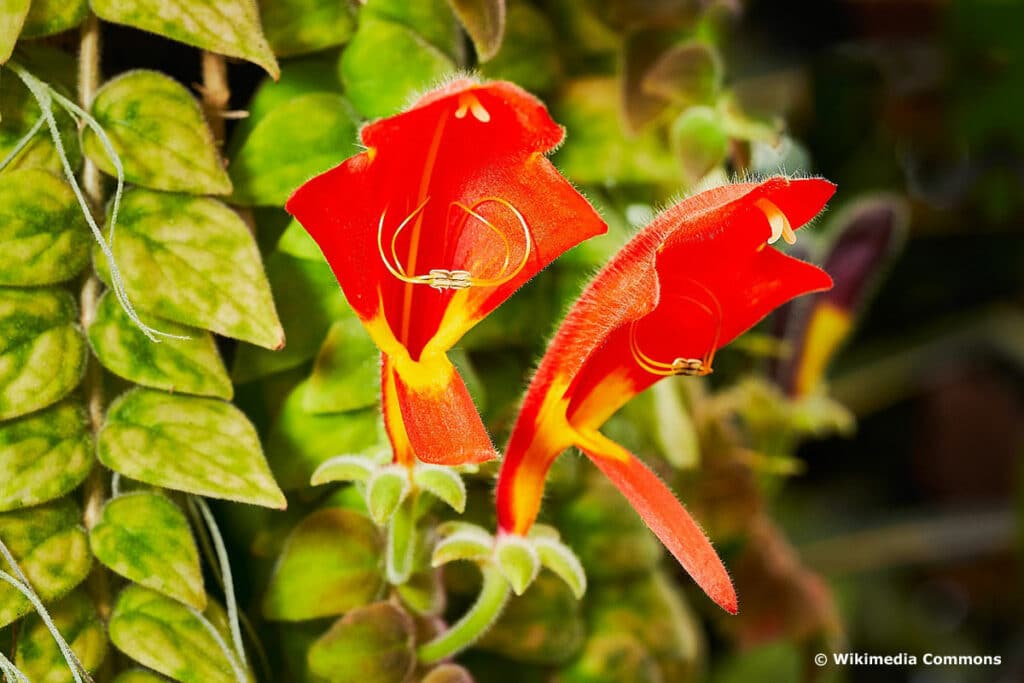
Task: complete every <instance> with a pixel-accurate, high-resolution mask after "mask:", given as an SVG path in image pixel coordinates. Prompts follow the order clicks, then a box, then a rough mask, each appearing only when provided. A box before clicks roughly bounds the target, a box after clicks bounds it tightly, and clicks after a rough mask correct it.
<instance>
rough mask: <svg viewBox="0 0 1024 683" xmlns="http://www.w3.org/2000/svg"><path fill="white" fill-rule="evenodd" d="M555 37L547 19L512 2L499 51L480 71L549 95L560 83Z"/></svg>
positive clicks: (556, 37) (537, 12)
mask: <svg viewBox="0 0 1024 683" xmlns="http://www.w3.org/2000/svg"><path fill="white" fill-rule="evenodd" d="M558 42H559V41H558V36H557V35H556V34H555V30H554V28H553V27H552V26H551V23H550V21H549V20H548V17H547V16H546V15H545V14H544V13H543V12H541V11H540V10H538V9H537V8H535V7H534V6H533V5H531V4H529V3H527V2H522V1H519V2H513V3H512V4H511V5H509V7H508V14H507V17H506V19H505V40H504V41H503V42H502V44H501V50H500V51H499V52H498V53H497V54H496V55H494V57H493V58H491V60H490V61H488V62H487V63H486V64H483V65H481V66H480V71H481V73H483V75H484V76H487V77H488V78H495V79H504V80H508V81H512V82H513V83H518V84H519V85H521V86H523V87H524V88H526V89H527V90H529V91H530V92H548V91H550V90H552V89H553V88H554V87H555V86H556V85H557V84H558V81H559V80H560V77H561V74H562V64H561V62H560V61H559V58H558Z"/></svg>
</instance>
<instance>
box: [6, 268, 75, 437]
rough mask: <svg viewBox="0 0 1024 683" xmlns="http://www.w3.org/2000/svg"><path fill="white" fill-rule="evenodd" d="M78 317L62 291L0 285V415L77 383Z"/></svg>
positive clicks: (21, 410)
mask: <svg viewBox="0 0 1024 683" xmlns="http://www.w3.org/2000/svg"><path fill="white" fill-rule="evenodd" d="M77 317H78V312H77V310H76V308H75V300H74V299H72V298H71V295H70V294H69V293H67V292H65V291H61V290H56V289H30V290H21V289H3V288H0V420H6V419H10V418H12V417H18V416H19V415H24V414H26V413H30V412H32V411H34V410H39V409H40V408H45V407H46V406H48V405H50V404H52V403H56V402H57V401H59V400H60V399H61V398H63V397H64V396H65V395H67V394H68V392H70V391H71V390H72V389H74V388H75V387H76V386H78V383H79V382H80V381H81V379H82V375H83V373H84V372H85V361H86V353H87V350H86V344H85V340H84V339H83V338H82V334H81V332H79V329H78V326H77Z"/></svg>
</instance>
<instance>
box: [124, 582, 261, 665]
mask: <svg viewBox="0 0 1024 683" xmlns="http://www.w3.org/2000/svg"><path fill="white" fill-rule="evenodd" d="M200 617H203V618H200ZM204 619H205V620H206V622H207V623H205V624H204V623H203V622H204ZM208 625H209V626H212V627H213V628H214V629H215V631H216V632H217V635H216V636H215V635H214V634H213V633H211V632H210V629H209V627H208ZM107 628H108V631H109V633H110V641H111V642H112V643H114V646H115V647H117V649H118V650H120V651H121V652H123V653H125V654H126V655H128V656H129V657H131V658H132V659H134V660H135V661H137V662H140V663H142V664H145V665H146V666H148V667H149V668H151V669H153V670H155V671H159V672H160V673H162V674H164V675H166V676H170V677H171V678H173V679H174V680H176V681H181V682H182V683H239V680H238V677H237V676H236V675H235V671H236V668H237V667H238V664H237V663H235V664H234V666H233V663H232V660H231V659H230V657H231V656H235V655H233V653H232V655H228V654H227V653H226V652H225V648H230V645H228V643H230V642H231V637H230V636H229V635H228V629H227V619H226V618H225V617H224V611H223V609H222V608H221V607H220V605H217V604H216V603H214V602H210V604H209V605H208V606H207V608H206V612H205V613H203V614H201V615H200V614H199V613H198V612H196V611H195V610H194V608H191V607H187V606H185V605H183V604H181V603H180V602H177V601H176V600H172V599H171V598H168V597H166V596H164V595H161V594H160V593H157V592H156V591H153V590H150V589H148V588H143V587H142V586H138V585H131V586H128V587H127V588H125V589H124V590H123V591H121V594H120V595H119V596H118V597H117V602H116V603H115V605H114V611H113V613H112V614H111V615H110V623H109V624H108V626H107ZM218 640H219V641H220V642H218ZM239 673H241V674H243V675H245V671H244V670H239Z"/></svg>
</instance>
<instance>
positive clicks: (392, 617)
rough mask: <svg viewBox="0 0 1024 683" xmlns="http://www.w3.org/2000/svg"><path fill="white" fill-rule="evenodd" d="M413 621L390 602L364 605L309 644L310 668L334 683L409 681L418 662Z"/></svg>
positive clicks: (395, 682)
mask: <svg viewBox="0 0 1024 683" xmlns="http://www.w3.org/2000/svg"><path fill="white" fill-rule="evenodd" d="M413 638H414V631H413V622H412V619H411V618H409V615H408V614H406V613H405V612H403V611H402V610H401V609H400V608H398V607H396V606H395V605H393V604H392V603H390V602H378V603H376V604H373V605H368V606H366V607H360V608H358V609H355V610H352V611H351V612H349V613H348V614H346V615H345V616H344V617H343V618H342V619H339V620H338V621H337V622H335V624H334V626H332V627H331V629H330V630H329V631H327V633H325V634H324V635H323V636H321V637H320V638H319V639H318V640H317V641H316V642H315V643H313V646H312V647H310V648H309V668H310V671H312V672H313V673H314V674H316V675H317V676H321V677H323V678H326V679H327V680H330V681H332V683H405V681H406V680H407V679H408V678H409V677H410V676H411V675H412V671H413V669H414V668H415V666H416V652H415V650H414V649H413Z"/></svg>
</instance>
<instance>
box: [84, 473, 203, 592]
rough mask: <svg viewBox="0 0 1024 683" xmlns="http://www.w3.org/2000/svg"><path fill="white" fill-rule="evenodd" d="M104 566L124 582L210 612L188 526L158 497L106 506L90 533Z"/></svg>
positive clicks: (128, 498) (121, 499)
mask: <svg viewBox="0 0 1024 683" xmlns="http://www.w3.org/2000/svg"><path fill="white" fill-rule="evenodd" d="M89 545H90V547H91V548H92V552H93V554H94V555H95V556H96V559H98V560H99V561H100V562H102V563H103V564H105V565H106V566H107V567H109V568H110V569H112V570H113V571H115V572H116V573H118V574H120V575H121V576H123V577H125V578H127V579H130V580H131V581H134V582H135V583H140V584H142V585H143V586H146V587H147V588H152V589H153V590H155V591H158V592H160V593H163V594H164V595H168V596H170V597H172V598H174V599H175V600H180V601H181V602H184V603H185V604H186V605H192V606H193V607H195V608H196V609H200V610H201V609H204V608H205V607H206V591H205V590H204V589H203V574H202V570H201V569H200V567H199V551H198V550H197V549H196V542H195V539H194V538H193V537H192V530H191V529H190V528H189V525H188V520H187V519H186V518H185V515H184V514H183V513H182V511H181V510H180V509H179V508H178V506H177V505H175V504H174V503H172V502H171V501H170V500H168V499H167V498H165V497H164V496H162V495H160V494H158V493H149V492H145V491H140V492H136V493H129V494H127V495H123V496H118V497H117V498H114V499H113V500H111V501H110V502H108V503H107V504H106V505H105V506H103V511H102V513H100V518H99V521H98V522H97V523H96V525H95V526H94V527H93V528H92V530H91V531H90V532H89Z"/></svg>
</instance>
